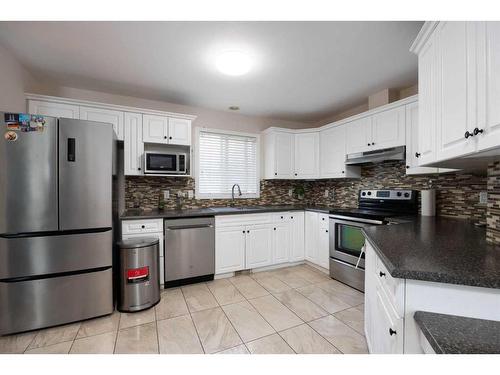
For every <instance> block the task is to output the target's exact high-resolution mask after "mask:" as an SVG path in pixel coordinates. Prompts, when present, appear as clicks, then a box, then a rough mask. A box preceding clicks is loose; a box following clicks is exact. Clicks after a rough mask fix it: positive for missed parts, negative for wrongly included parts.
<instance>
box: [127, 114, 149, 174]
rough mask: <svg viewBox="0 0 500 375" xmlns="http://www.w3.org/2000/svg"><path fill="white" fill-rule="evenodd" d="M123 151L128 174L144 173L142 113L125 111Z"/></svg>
mask: <svg viewBox="0 0 500 375" xmlns="http://www.w3.org/2000/svg"><path fill="white" fill-rule="evenodd" d="M123 153H124V157H125V166H124V173H125V175H126V176H140V175H142V174H143V170H142V169H143V160H142V157H143V155H144V143H143V141H142V114H140V113H131V112H125V124H124V142H123Z"/></svg>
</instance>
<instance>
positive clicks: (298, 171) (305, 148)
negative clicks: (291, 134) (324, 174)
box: [294, 132, 319, 178]
mask: <svg viewBox="0 0 500 375" xmlns="http://www.w3.org/2000/svg"><path fill="white" fill-rule="evenodd" d="M294 160H295V163H294V164H295V173H294V176H295V178H317V177H318V176H319V133H318V132H311V133H298V134H295V157H294Z"/></svg>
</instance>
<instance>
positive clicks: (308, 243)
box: [304, 211, 318, 263]
mask: <svg viewBox="0 0 500 375" xmlns="http://www.w3.org/2000/svg"><path fill="white" fill-rule="evenodd" d="M304 228H305V245H304V246H305V259H306V260H308V261H310V262H313V263H316V260H317V258H318V245H317V243H318V213H317V212H310V211H306V212H305V225H304Z"/></svg>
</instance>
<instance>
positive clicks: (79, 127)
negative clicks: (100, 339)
mask: <svg viewBox="0 0 500 375" xmlns="http://www.w3.org/2000/svg"><path fill="white" fill-rule="evenodd" d="M0 129H1V130H2V138H1V140H0V335H5V334H10V333H15V332H21V331H28V330H33V329H38V328H42V327H49V326H54V325H59V324H63V323H69V322H73V321H78V320H83V319H88V318H92V317H96V316H101V315H106V314H110V313H112V312H113V309H114V305H113V281H112V257H113V249H112V246H113V231H112V159H113V154H112V149H113V140H114V132H113V129H112V125H111V124H104V123H97V122H90V121H81V120H72V119H62V118H60V119H56V118H51V117H44V116H32V115H23V114H8V113H1V112H0Z"/></svg>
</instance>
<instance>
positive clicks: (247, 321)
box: [222, 301, 275, 342]
mask: <svg viewBox="0 0 500 375" xmlns="http://www.w3.org/2000/svg"><path fill="white" fill-rule="evenodd" d="M222 309H223V310H224V312H225V313H226V315H227V317H228V318H229V320H230V321H231V323H232V324H233V326H234V328H235V329H236V331H237V332H238V334H239V335H240V337H241V339H242V340H243V342H248V341H251V340H255V339H258V338H259V337H264V336H267V335H270V334H272V333H274V332H275V331H274V329H273V327H271V326H270V325H269V324H268V323H267V322H266V321H265V320H264V318H263V317H262V316H261V315H260V314H259V313H258V312H257V310H255V308H254V307H253V306H252V305H250V304H249V303H248V301H243V302H239V303H235V304H232V305H226V306H223V307H222Z"/></svg>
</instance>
